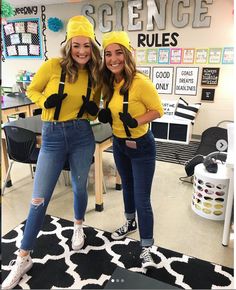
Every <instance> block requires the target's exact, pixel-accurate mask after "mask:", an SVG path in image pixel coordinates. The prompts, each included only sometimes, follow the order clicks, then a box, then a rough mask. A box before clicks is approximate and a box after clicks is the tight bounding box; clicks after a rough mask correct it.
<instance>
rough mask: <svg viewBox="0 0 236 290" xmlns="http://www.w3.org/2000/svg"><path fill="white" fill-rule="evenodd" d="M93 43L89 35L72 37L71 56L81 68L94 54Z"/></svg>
mask: <svg viewBox="0 0 236 290" xmlns="http://www.w3.org/2000/svg"><path fill="white" fill-rule="evenodd" d="M91 47H92V45H91V41H90V38H89V37H85V36H75V37H73V38H72V44H71V56H72V58H73V59H74V61H76V62H77V63H78V65H79V67H80V68H81V69H83V68H84V67H85V65H86V63H87V62H88V61H89V60H90V58H91V54H92V48H91Z"/></svg>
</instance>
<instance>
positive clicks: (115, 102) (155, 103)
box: [108, 73, 164, 138]
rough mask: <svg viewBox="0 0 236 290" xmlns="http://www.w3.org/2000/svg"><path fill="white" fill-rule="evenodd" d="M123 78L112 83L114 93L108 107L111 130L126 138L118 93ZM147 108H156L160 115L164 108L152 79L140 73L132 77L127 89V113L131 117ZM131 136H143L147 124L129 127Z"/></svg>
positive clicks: (145, 110)
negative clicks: (120, 114)
mask: <svg viewBox="0 0 236 290" xmlns="http://www.w3.org/2000/svg"><path fill="white" fill-rule="evenodd" d="M123 83H124V80H122V81H121V82H120V83H118V84H117V83H114V94H113V96H112V99H111V101H110V102H109V105H108V108H109V109H110V110H111V113H112V130H113V134H114V135H115V136H117V137H119V138H127V135H126V133H125V130H124V126H123V123H122V121H121V120H120V116H119V112H123V98H124V97H123V95H120V88H121V86H122V85H123ZM149 110H156V111H158V112H159V114H160V117H161V116H163V114H164V110H163V106H162V103H161V99H160V96H159V95H158V92H157V90H156V88H155V86H154V85H153V83H152V81H151V80H150V79H149V78H148V77H146V76H145V75H143V74H141V73H137V74H136V75H135V77H134V80H133V82H132V85H131V87H130V89H129V99H128V113H130V115H131V116H132V117H133V118H137V117H139V116H142V115H144V114H145V113H146V112H147V111H149ZM129 130H130V133H131V137H132V138H139V137H141V136H143V135H144V134H145V133H146V132H147V130H148V124H144V125H140V126H138V127H137V128H133V129H131V128H129Z"/></svg>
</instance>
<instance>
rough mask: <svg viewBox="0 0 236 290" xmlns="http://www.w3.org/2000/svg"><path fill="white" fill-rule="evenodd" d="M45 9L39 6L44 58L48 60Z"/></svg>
mask: <svg viewBox="0 0 236 290" xmlns="http://www.w3.org/2000/svg"><path fill="white" fill-rule="evenodd" d="M45 11H46V7H45V6H44V5H42V6H41V20H42V35H43V43H44V60H45V61H46V60H48V57H47V52H48V50H47V37H46V34H45V30H46V29H47V27H46V14H45V13H44V12H45Z"/></svg>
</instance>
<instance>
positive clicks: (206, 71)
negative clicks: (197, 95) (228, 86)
mask: <svg viewBox="0 0 236 290" xmlns="http://www.w3.org/2000/svg"><path fill="white" fill-rule="evenodd" d="M219 73H220V68H219V67H203V68H202V81H201V85H203V86H205V85H208V86H217V85H218V80H219Z"/></svg>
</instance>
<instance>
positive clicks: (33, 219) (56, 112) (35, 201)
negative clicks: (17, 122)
mask: <svg viewBox="0 0 236 290" xmlns="http://www.w3.org/2000/svg"><path fill="white" fill-rule="evenodd" d="M100 65H101V57H100V52H99V49H98V48H97V46H96V44H95V36H94V30H93V26H92V24H91V23H90V22H89V21H88V20H87V18H86V17H84V16H75V17H72V18H71V19H70V20H69V22H68V25H67V42H66V44H65V46H64V48H63V49H62V58H56V59H51V60H49V61H46V62H45V63H44V64H43V65H42V66H41V68H40V69H39V70H38V72H37V73H36V75H35V77H34V79H33V81H32V83H31V85H30V86H29V88H28V91H27V95H28V97H29V98H30V99H31V100H32V101H33V102H35V103H36V104H38V105H39V106H40V107H41V108H42V109H43V110H42V120H43V129H42V147H41V149H40V154H39V158H38V162H37V166H36V174H35V179H34V190H33V196H32V202H31V207H30V212H29V215H28V218H27V222H26V226H25V230H24V236H23V240H22V242H21V247H20V250H19V253H18V256H17V259H16V262H15V264H14V266H13V267H12V268H11V272H10V274H9V275H8V276H7V278H6V279H5V281H4V282H3V284H2V289H12V288H14V287H15V286H16V285H17V284H18V283H19V280H20V278H21V277H22V276H23V275H24V274H25V273H26V272H27V271H28V270H29V269H30V268H31V267H32V265H33V263H32V259H31V257H30V251H32V250H33V247H34V244H35V240H36V237H37V235H38V233H39V231H40V229H41V226H42V224H43V220H44V216H45V212H46V209H47V206H48V203H49V201H50V198H51V196H52V193H53V190H54V187H55V185H56V182H57V180H58V178H59V175H60V173H61V170H62V169H63V167H64V164H65V162H66V161H68V162H69V165H70V171H71V177H72V188H73V193H74V216H75V223H74V233H73V236H72V248H73V250H76V251H77V250H79V249H81V248H82V247H83V245H84V232H83V226H82V222H83V219H84V215H85V211H86V206H87V199H88V197H87V190H86V183H87V177H88V172H89V168H90V165H91V162H92V158H93V154H94V150H95V140H94V136H93V132H92V129H91V126H90V123H89V121H88V120H87V119H94V118H95V117H96V114H97V112H98V105H99V102H100V89H99V86H98V84H99V79H98V77H99V75H100Z"/></svg>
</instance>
